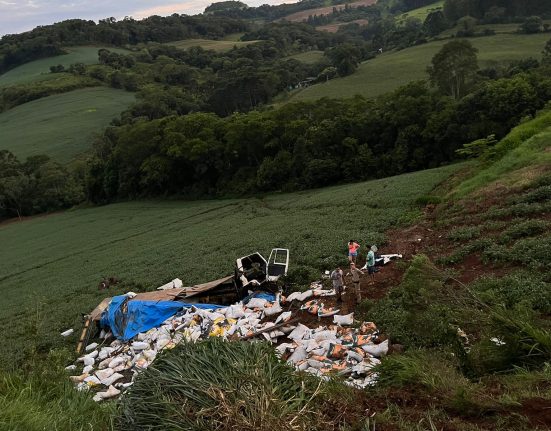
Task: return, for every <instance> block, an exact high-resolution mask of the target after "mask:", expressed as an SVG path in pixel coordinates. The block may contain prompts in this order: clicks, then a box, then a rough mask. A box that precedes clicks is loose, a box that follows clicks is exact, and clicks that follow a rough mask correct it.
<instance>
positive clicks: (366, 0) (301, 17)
mask: <svg viewBox="0 0 551 431" xmlns="http://www.w3.org/2000/svg"><path fill="white" fill-rule="evenodd" d="M375 3H377V0H358V1H352V2H350V3H347V4H348V7H351V8H355V7H358V6H371V5H372V4H375ZM333 8H337V9H338V10H340V9H344V4H340V5H335V6H324V7H318V8H315V9H306V10H301V11H299V12H295V13H292V14H290V15H287V16H286V17H283V18H282V19H284V20H286V21H291V22H302V21H306V20H307V19H308V17H309V16H310V15H312V16H314V15H318V16H320V15H330V14H331V13H332V12H333Z"/></svg>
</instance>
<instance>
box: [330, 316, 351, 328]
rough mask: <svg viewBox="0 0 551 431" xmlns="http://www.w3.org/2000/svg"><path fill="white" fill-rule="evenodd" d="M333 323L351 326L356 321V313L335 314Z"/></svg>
mask: <svg viewBox="0 0 551 431" xmlns="http://www.w3.org/2000/svg"><path fill="white" fill-rule="evenodd" d="M333 323H335V324H336V325H340V326H350V325H352V324H353V323H354V313H350V314H344V315H339V314H335V315H334V316H333Z"/></svg>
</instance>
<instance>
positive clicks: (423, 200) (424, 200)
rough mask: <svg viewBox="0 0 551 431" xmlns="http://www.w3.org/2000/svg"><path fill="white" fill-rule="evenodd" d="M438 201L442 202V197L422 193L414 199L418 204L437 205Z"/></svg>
mask: <svg viewBox="0 0 551 431" xmlns="http://www.w3.org/2000/svg"><path fill="white" fill-rule="evenodd" d="M440 202H442V199H441V198H439V197H438V196H432V195H423V196H419V197H418V198H417V199H415V204H416V205H419V206H426V205H430V204H432V205H437V204H439V203H440Z"/></svg>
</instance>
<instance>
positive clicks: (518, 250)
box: [511, 235, 551, 269]
mask: <svg viewBox="0 0 551 431" xmlns="http://www.w3.org/2000/svg"><path fill="white" fill-rule="evenodd" d="M511 251H512V253H511V260H513V261H515V262H520V263H523V264H525V265H529V266H531V267H533V268H547V269H551V235H546V236H543V237H537V238H527V239H522V240H520V241H518V242H517V243H516V244H515V245H514V246H513V248H512V250H511Z"/></svg>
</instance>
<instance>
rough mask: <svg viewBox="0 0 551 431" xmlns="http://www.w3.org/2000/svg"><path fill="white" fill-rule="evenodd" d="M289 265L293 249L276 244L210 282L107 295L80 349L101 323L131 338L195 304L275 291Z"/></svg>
mask: <svg viewBox="0 0 551 431" xmlns="http://www.w3.org/2000/svg"><path fill="white" fill-rule="evenodd" d="M288 267H289V250H288V249H284V248H274V249H273V250H272V251H271V253H270V256H269V257H268V259H265V258H264V256H262V254H260V253H259V252H254V253H252V254H249V255H246V256H243V257H240V258H238V259H236V263H235V269H234V273H233V274H232V275H228V276H226V277H222V278H219V279H217V280H213V281H209V282H207V283H202V284H196V285H194V286H189V287H183V284H182V282H181V280H180V279H174V280H173V281H172V282H170V283H168V284H166V285H164V286H161V287H160V288H159V289H160V290H159V289H158V290H155V291H152V292H143V293H138V294H133V295H128V294H126V295H120V296H115V297H112V298H105V299H104V300H103V301H102V302H101V303H100V304H99V305H98V306H97V307H96V308H95V309H94V310H93V311H92V312H91V313H90V314H89V315H88V316H87V318H86V321H85V326H84V329H83V332H82V334H81V338H80V341H79V344H78V346H77V352H79V353H80V352H81V351H82V348H83V346H84V345H86V344H87V342H88V339H89V338H90V336H91V334H92V332H95V330H97V329H98V327H99V326H100V325H101V326H104V327H109V328H111V330H112V331H113V335H115V337H117V338H120V339H129V338H131V337H132V336H133V335H134V334H136V333H138V332H141V331H143V330H144V328H146V327H149V328H152V327H155V326H157V325H159V324H161V323H162V322H163V321H164V320H166V319H167V318H169V317H170V316H172V315H173V314H174V313H176V312H177V311H179V310H181V309H183V308H187V307H190V306H192V305H193V306H196V307H201V308H207V309H208V308H213V309H214V308H218V307H220V306H221V305H230V304H233V303H236V302H238V301H240V300H241V299H243V298H244V297H246V296H247V295H249V294H251V293H252V292H254V291H259V290H260V291H266V292H270V293H273V292H275V290H277V283H276V282H277V281H278V280H279V278H280V277H281V276H284V275H286V274H287V270H288Z"/></svg>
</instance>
